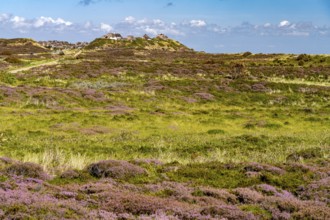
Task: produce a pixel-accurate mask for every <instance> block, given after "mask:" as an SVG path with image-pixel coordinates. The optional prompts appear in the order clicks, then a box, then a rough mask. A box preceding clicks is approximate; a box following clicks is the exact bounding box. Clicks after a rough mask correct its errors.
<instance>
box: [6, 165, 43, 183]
mask: <svg viewBox="0 0 330 220" xmlns="http://www.w3.org/2000/svg"><path fill="white" fill-rule="evenodd" d="M6 173H7V174H9V175H17V176H24V177H30V178H36V179H49V176H48V175H47V173H45V171H44V169H43V168H42V167H41V166H40V165H38V164H35V163H30V162H26V163H20V162H19V163H14V164H12V165H10V166H9V167H7V168H6Z"/></svg>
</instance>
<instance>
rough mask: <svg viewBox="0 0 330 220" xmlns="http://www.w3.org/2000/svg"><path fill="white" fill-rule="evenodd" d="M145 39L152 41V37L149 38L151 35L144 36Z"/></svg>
mask: <svg viewBox="0 0 330 220" xmlns="http://www.w3.org/2000/svg"><path fill="white" fill-rule="evenodd" d="M143 38H144V39H145V40H151V37H149V35H147V34H145V35H143Z"/></svg>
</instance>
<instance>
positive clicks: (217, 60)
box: [0, 40, 330, 185]
mask: <svg viewBox="0 0 330 220" xmlns="http://www.w3.org/2000/svg"><path fill="white" fill-rule="evenodd" d="M136 43H143V42H142V41H141V42H140V41H139V40H137V42H136ZM172 44H173V45H172V46H173V47H174V44H175V43H173V42H172ZM134 52H136V51H134V50H133V51H129V50H126V49H125V52H118V53H117V52H116V51H112V50H105V51H98V52H94V51H85V52H84V53H83V54H81V55H80V56H82V58H80V59H79V62H76V60H72V59H71V58H70V57H65V58H63V60H62V61H61V62H60V65H59V66H57V67H56V68H55V66H45V67H41V66H40V67H39V68H38V67H37V68H34V69H29V70H27V71H24V72H23V73H16V74H10V73H8V72H7V71H4V72H1V74H0V81H1V82H0V85H3V87H2V90H1V91H2V92H1V93H0V104H1V108H0V114H1V119H0V137H1V138H0V155H3V156H8V157H13V158H15V159H19V160H23V161H32V162H37V163H40V164H43V166H44V167H45V168H46V169H48V170H50V171H51V172H60V171H62V170H65V169H68V168H74V169H83V168H84V167H85V166H86V165H87V164H89V163H91V162H95V161H98V160H102V159H110V158H111V159H122V160H132V159H135V158H155V159H159V160H161V161H164V162H168V163H171V162H179V163H180V164H191V163H211V162H220V163H231V162H234V163H240V162H252V161H255V162H261V163H270V164H278V163H284V162H286V161H287V157H288V156H289V155H291V154H293V153H295V152H299V151H302V150H304V149H310V148H319V149H321V152H322V154H321V157H322V158H328V157H329V152H328V150H327V149H328V146H329V144H330V132H329V130H330V117H329V115H330V109H329V90H328V89H324V88H328V84H327V83H328V82H327V77H328V75H326V73H327V72H326V70H327V68H328V64H327V59H328V58H327V57H323V58H324V59H325V61H323V62H322V67H320V69H318V71H319V72H318V73H317V75H318V77H317V78H315V76H313V77H314V78H313V77H312V76H311V75H310V74H311V71H310V70H314V69H313V68H314V67H306V68H305V69H303V70H301V67H298V66H297V67H295V66H293V67H292V66H290V65H289V64H291V63H294V62H296V60H295V59H296V57H295V56H293V55H249V56H247V57H246V56H242V55H240V54H233V55H209V54H199V53H191V52H185V53H171V52H162V53H161V52H150V51H142V52H143V53H144V54H145V55H138V56H134ZM140 52H141V51H140ZM148 53H151V54H148ZM323 58H322V56H319V57H316V58H315V59H317V60H319V59H323ZM274 59H280V60H282V62H283V65H284V66H285V65H286V64H287V66H286V67H283V66H274V65H273V60H274ZM141 60H147V62H141ZM313 60H314V58H313V59H312V61H313ZM110 61H111V62H110ZM312 61H309V62H312ZM31 62H32V61H31ZM33 62H34V63H31V65H33V66H34V65H37V64H38V65H39V64H43V63H44V62H48V61H47V60H39V61H33ZM233 62H235V63H243V64H244V65H243V67H242V68H243V70H242V71H241V72H239V73H237V72H236V73H235V74H238V76H236V78H235V79H234V80H233V79H228V77H229V76H230V74H233V72H232V71H233V70H232V66H233ZM251 63H254V64H253V65H252V64H251ZM123 65H124V66H123ZM259 65H260V66H259ZM283 68H284V69H283ZM118 69H119V70H118ZM286 70H290V71H292V72H293V73H294V72H295V71H303V74H304V77H302V76H300V75H299V76H300V77H302V78H299V77H298V75H297V78H296V79H290V78H291V75H285V76H283V77H281V78H277V77H278V75H280V74H282V72H283V71H286ZM260 71H262V74H263V75H259V73H260ZM290 71H288V72H285V73H288V74H289V73H290ZM305 76H306V77H307V78H308V81H305V80H304V78H306V77H305ZM275 79H281V80H275ZM320 79H323V81H321V80H320ZM311 80H312V81H311ZM299 82H300V83H299ZM256 83H262V84H263V85H264V86H265V87H266V88H267V90H265V91H255V90H253V88H254V87H253V86H254V85H255V84H256ZM22 85H24V86H25V87H22ZM9 88H11V89H13V90H15V92H11V89H9ZM7 90H8V91H7ZM9 90H10V91H9ZM196 94H202V95H196ZM203 94H206V95H204V96H203ZM210 95H211V96H210ZM100 97H101V98H100ZM205 97H206V98H205ZM207 97H212V98H210V99H208V98H207ZM187 98H190V100H193V101H191V102H189V101H188V102H187ZM127 108H128V109H129V110H127ZM201 169H202V168H201ZM202 170H203V169H202ZM235 172H236V171H235ZM226 175H229V176H230V175H231V173H227V174H226ZM235 175H236V173H235ZM235 175H234V176H235ZM220 177H221V176H219V177H216V178H220ZM274 181H275V180H274ZM215 182H217V180H215ZM277 182H278V181H277ZM212 184H213V183H212ZM279 184H280V182H279ZM234 185H235V184H234Z"/></svg>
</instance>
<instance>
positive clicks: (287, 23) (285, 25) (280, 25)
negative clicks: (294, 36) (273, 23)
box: [278, 20, 291, 27]
mask: <svg viewBox="0 0 330 220" xmlns="http://www.w3.org/2000/svg"><path fill="white" fill-rule="evenodd" d="M290 24H291V23H290V22H289V21H287V20H284V21H281V22H280V24H279V25H278V26H279V27H287V26H289V25H290Z"/></svg>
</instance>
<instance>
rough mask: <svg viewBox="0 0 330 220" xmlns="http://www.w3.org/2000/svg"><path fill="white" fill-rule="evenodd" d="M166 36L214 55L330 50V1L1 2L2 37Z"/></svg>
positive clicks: (74, 0) (96, 0)
mask: <svg viewBox="0 0 330 220" xmlns="http://www.w3.org/2000/svg"><path fill="white" fill-rule="evenodd" d="M107 32H120V33H122V34H123V35H128V34H133V35H137V36H139V35H143V34H144V33H147V34H149V35H151V36H154V35H156V34H159V33H165V34H167V35H169V36H170V37H172V38H174V39H177V40H179V41H181V42H183V43H184V44H186V45H187V46H189V47H192V48H194V49H196V50H203V51H207V52H214V53H223V52H230V53H232V52H243V51H251V52H255V53H258V52H263V53H273V52H275V53H279V52H285V53H330V0H47V1H45V0H1V2H0V38H13V37H30V38H34V39H36V40H51V39H57V40H68V41H71V42H74V41H90V40H92V39H94V38H96V37H98V36H101V35H103V34H105V33H107Z"/></svg>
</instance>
